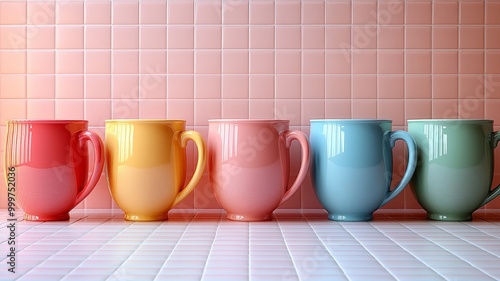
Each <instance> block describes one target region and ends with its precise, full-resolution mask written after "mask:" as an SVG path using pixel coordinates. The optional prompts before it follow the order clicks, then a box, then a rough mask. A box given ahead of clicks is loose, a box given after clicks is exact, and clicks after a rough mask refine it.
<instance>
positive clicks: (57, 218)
mask: <svg viewBox="0 0 500 281" xmlns="http://www.w3.org/2000/svg"><path fill="white" fill-rule="evenodd" d="M23 219H24V220H25V221H66V220H69V213H66V214H61V215H54V216H37V215H30V214H24V216H23Z"/></svg>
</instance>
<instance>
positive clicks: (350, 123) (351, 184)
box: [309, 119, 417, 221]
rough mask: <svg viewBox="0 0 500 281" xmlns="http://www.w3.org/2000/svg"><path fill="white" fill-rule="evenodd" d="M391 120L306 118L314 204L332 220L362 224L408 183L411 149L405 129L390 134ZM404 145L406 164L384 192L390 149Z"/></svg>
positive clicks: (389, 172) (413, 153)
mask: <svg viewBox="0 0 500 281" xmlns="http://www.w3.org/2000/svg"><path fill="white" fill-rule="evenodd" d="M391 128H392V121H390V120H372V119H339V120H328V119H327V120H311V131H310V138H309V140H310V144H311V155H312V160H311V172H312V173H311V176H312V180H313V188H314V191H315V193H316V195H317V197H318V200H319V201H320V203H321V204H322V205H323V207H324V208H325V209H326V210H327V211H328V218H329V219H331V220H336V221H368V220H371V219H372V218H373V212H375V211H376V210H377V209H378V208H380V207H382V206H383V205H385V204H387V203H388V202H389V201H391V200H392V199H394V198H395V197H396V196H397V195H398V194H399V193H400V192H401V191H403V189H404V188H405V187H406V186H407V185H408V183H409V181H410V179H411V177H412V175H413V172H414V170H415V166H416V160H417V158H416V147H415V141H414V140H413V138H412V137H411V136H410V135H409V134H408V133H407V132H405V131H400V130H398V131H391ZM397 140H403V141H404V142H405V143H406V145H407V147H408V164H407V167H406V171H405V173H404V175H403V177H402V179H401V181H400V182H399V184H398V185H397V186H396V187H394V189H392V191H391V190H390V187H391V182H392V176H393V174H392V173H393V169H392V148H393V147H394V145H395V142H396V141H397Z"/></svg>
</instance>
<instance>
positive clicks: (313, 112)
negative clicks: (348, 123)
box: [301, 99, 325, 126]
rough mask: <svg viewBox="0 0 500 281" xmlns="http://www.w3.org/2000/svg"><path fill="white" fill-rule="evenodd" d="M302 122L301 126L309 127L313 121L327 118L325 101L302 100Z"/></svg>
mask: <svg viewBox="0 0 500 281" xmlns="http://www.w3.org/2000/svg"><path fill="white" fill-rule="evenodd" d="M301 111H302V121H301V125H304V126H307V125H309V124H310V123H309V122H310V121H311V119H324V118H325V101H324V100H310V99H303V100H302V109H301Z"/></svg>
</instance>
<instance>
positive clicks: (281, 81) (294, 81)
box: [275, 75, 301, 99]
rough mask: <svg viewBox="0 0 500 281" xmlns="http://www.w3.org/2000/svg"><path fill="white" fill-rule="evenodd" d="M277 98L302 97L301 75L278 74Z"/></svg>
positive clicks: (276, 81) (276, 80) (276, 79)
mask: <svg viewBox="0 0 500 281" xmlns="http://www.w3.org/2000/svg"><path fill="white" fill-rule="evenodd" d="M275 83H276V98H278V99H293V98H296V99H298V98H300V89H301V86H300V85H301V76H300V75H276V78H275Z"/></svg>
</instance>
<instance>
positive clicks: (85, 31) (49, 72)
mask: <svg viewBox="0 0 500 281" xmlns="http://www.w3.org/2000/svg"><path fill="white" fill-rule="evenodd" d="M0 25H1V26H0V74H1V75H0V132H1V134H2V135H1V137H2V139H3V138H4V134H5V126H4V124H5V121H6V120H8V119H13V118H48V119H52V118H59V119H62V118H71V119H73V118H75V119H78V118H80V119H88V120H89V121H90V126H91V128H92V129H94V130H96V131H97V132H99V133H100V134H101V135H102V136H104V120H105V119H111V118H175V119H186V120H187V124H188V127H189V128H190V129H195V130H198V131H200V132H201V133H202V134H203V135H204V136H207V132H208V128H207V125H208V122H207V120H208V119H210V118H281V119H289V120H291V125H292V128H295V129H301V130H303V131H304V132H305V133H308V132H309V127H308V126H309V120H310V119H311V118H389V119H392V120H393V121H394V128H395V129H405V125H406V120H407V119H411V118H489V119H494V120H495V124H496V127H495V128H496V129H500V1H475V0H463V1H454V0H443V1H430V0H411V1H410V0H409V1H397V0H378V1H376V0H354V1H343V0H339V1H337V0H335V1H334V0H302V1H300V0H275V1H271V0H252V1H246V0H227V1H225V0H198V1H189V0H172V1H160V0H147V1H146V0H144V1H132V0H130V1H128V0H127V1H125V0H124V1H104V0H87V1H82V0H80V1H79V0H72V1H54V0H50V1H16V0H12V1H1V2H0ZM2 150H3V147H2ZM292 150H293V153H298V152H299V150H298V147H297V146H293V149H292ZM404 153H405V149H404V146H403V145H402V144H398V145H397V146H396V148H395V154H394V159H395V165H394V172H395V178H396V179H400V178H401V175H402V174H403V171H404ZM195 154H196V152H195V151H194V148H193V147H192V145H191V146H190V147H189V155H190V158H191V164H192V162H194V157H195ZM496 156H497V157H496V164H497V169H496V171H495V183H496V184H498V183H500V162H499V161H500V160H498V159H500V152H498V151H497V153H496ZM292 159H293V166H292V170H294V171H296V170H297V169H298V162H299V157H298V156H293V157H292ZM191 166H193V164H192V165H191ZM192 170H193V168H192V167H191V169H190V171H191V172H192ZM1 182H2V185H3V184H4V183H3V181H1ZM2 187H3V186H2ZM4 193H5V192H1V193H0V199H1V203H0V207H5V206H6V199H5V194H4ZM283 207H285V208H321V206H320V205H319V204H318V202H317V200H316V198H315V195H314V193H313V190H312V187H311V182H310V178H308V179H307V180H306V182H305V183H304V185H303V188H302V190H301V191H300V192H299V193H297V194H296V195H295V196H294V197H293V198H292V199H291V200H290V201H289V202H287V203H286V204H285V205H284V206H283ZM498 207H500V199H497V200H495V201H494V202H492V203H490V204H489V205H487V208H498ZM79 208H117V206H116V205H115V204H114V203H113V201H112V199H111V197H110V196H109V192H108V190H107V186H106V180H105V177H103V178H102V180H101V182H100V183H99V185H98V187H97V188H96V190H95V191H94V192H93V193H92V194H91V195H90V196H89V197H88V199H86V200H85V201H84V202H83V203H82V204H81V205H80V206H79ZM179 208H218V205H217V203H216V201H215V199H214V197H213V194H212V192H211V189H210V186H209V183H208V177H207V176H205V178H204V180H203V181H202V182H201V183H200V185H199V186H198V187H197V189H196V191H195V192H194V194H192V195H191V196H190V197H188V198H187V199H186V200H185V201H184V202H182V204H180V205H179ZM386 208H418V203H416V201H415V200H414V199H413V196H412V194H411V191H410V190H409V189H407V190H406V191H405V192H404V194H402V195H400V196H399V197H398V198H397V199H395V200H394V201H393V202H391V203H390V204H388V205H387V207H386Z"/></svg>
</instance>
